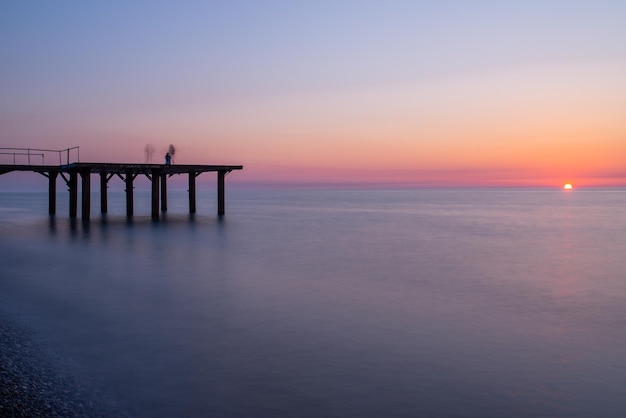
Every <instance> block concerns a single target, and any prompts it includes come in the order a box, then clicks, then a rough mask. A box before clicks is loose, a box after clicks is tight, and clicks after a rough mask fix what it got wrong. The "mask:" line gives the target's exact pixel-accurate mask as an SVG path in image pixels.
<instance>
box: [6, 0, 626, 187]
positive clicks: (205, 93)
mask: <svg viewBox="0 0 626 418" xmlns="http://www.w3.org/2000/svg"><path fill="white" fill-rule="evenodd" d="M609 3H610V5H611V6H612V7H613V6H614V8H615V10H613V11H612V12H610V11H607V10H605V9H606V8H605V9H603V8H594V7H593V6H590V5H588V6H584V5H577V6H576V7H573V8H571V10H570V9H568V10H567V12H565V11H563V10H561V9H558V8H557V7H556V6H548V5H544V3H533V2H531V3H529V4H531V5H528V6H521V5H519V6H510V5H509V6H503V5H501V6H499V7H497V8H496V9H495V11H494V10H489V11H488V10H486V9H484V10H483V9H482V8H481V7H478V9H477V10H475V11H474V9H472V11H471V12H469V11H467V10H459V11H451V10H449V9H446V8H443V7H442V8H441V9H440V8H439V7H436V6H433V7H430V8H424V7H422V9H420V10H419V13H418V10H413V8H412V7H409V6H406V5H405V6H398V5H395V6H389V10H388V9H386V8H384V7H382V8H381V10H371V15H370V14H369V12H370V11H369V10H365V11H364V12H363V13H365V15H364V16H361V18H362V19H365V20H367V19H370V20H371V22H370V23H372V24H371V25H368V24H365V23H363V22H361V21H357V20H352V19H355V18H353V17H352V11H353V9H350V8H347V9H346V10H345V15H341V16H342V19H344V20H341V19H339V18H338V19H339V20H338V21H332V22H328V21H326V20H327V19H328V17H326V14H325V13H324V10H323V9H324V8H323V7H322V8H321V9H320V10H318V9H317V8H316V7H315V8H313V9H312V10H309V12H310V14H311V16H312V17H311V19H313V20H312V22H313V24H312V26H311V32H308V31H307V29H306V28H305V29H301V28H300V26H299V23H298V21H297V19H296V21H295V22H292V23H290V22H287V21H282V20H280V19H278V18H277V17H276V16H267V18H268V19H269V21H268V22H265V21H263V22H264V23H259V24H260V25H263V26H264V27H265V25H267V27H266V28H265V29H266V32H263V36H260V37H259V36H258V34H256V35H255V36H256V37H254V36H252V34H246V32H245V30H248V29H242V26H239V24H241V25H243V23H242V22H238V20H237V19H239V18H241V19H243V17H241V16H239V15H237V13H238V12H237V11H236V10H231V9H229V8H228V7H226V6H224V7H223V10H222V9H220V10H218V11H217V12H219V13H222V14H224V16H227V17H229V18H230V19H232V22H233V23H232V25H233V27H230V26H228V25H226V24H224V25H220V24H218V23H215V24H216V25H217V28H212V29H211V31H215V33H213V32H211V33H209V32H207V33H206V34H203V32H202V31H204V30H205V29H204V26H202V22H201V19H199V18H198V20H197V21H196V20H193V17H192V16H191V15H189V16H187V15H186V18H187V19H190V20H189V22H188V25H190V27H191V28H195V29H194V30H196V31H197V33H195V32H194V33H195V35H196V37H195V38H191V37H186V38H184V39H185V40H184V41H183V40H182V38H181V40H180V42H182V43H181V44H177V43H176V42H175V41H176V40H175V39H170V38H167V36H166V35H164V34H162V33H160V32H158V31H157V29H158V27H159V25H160V24H161V23H163V21H167V19H168V13H170V14H171V13H182V12H180V11H178V10H176V11H174V10H165V11H164V14H163V15H154V16H152V17H151V18H150V19H148V22H147V23H146V22H144V23H143V24H145V25H147V26H146V27H145V28H142V30H145V31H146V33H148V34H151V35H152V36H154V37H155V39H153V42H152V43H151V44H150V45H152V46H151V47H149V48H144V49H132V48H131V46H132V45H133V44H135V45H140V44H141V45H143V44H142V43H141V42H143V41H145V39H143V38H141V36H140V35H137V34H136V33H135V32H123V31H122V34H118V35H116V36H123V35H125V36H127V37H128V38H127V42H128V43H129V44H130V45H131V46H128V47H127V48H129V49H127V50H125V49H120V48H124V47H121V46H118V44H115V45H113V42H114V41H115V39H112V40H110V41H107V40H103V39H106V37H103V34H106V33H107V32H106V29H105V28H106V25H104V26H103V27H102V28H99V29H98V28H97V27H96V28H95V29H93V30H92V31H88V33H86V34H84V36H85V41H84V42H85V45H88V44H89V43H90V42H91V43H93V48H96V46H97V48H100V49H99V50H98V49H97V48H96V49H89V48H87V47H86V46H85V45H84V44H80V43H75V44H74V43H72V42H70V41H68V42H69V44H68V45H67V46H65V47H62V46H59V47H57V46H55V47H54V48H61V49H60V51H58V53H59V54H60V55H61V56H67V57H68V59H69V61H70V62H69V64H67V67H65V66H64V65H65V64H63V63H59V62H60V61H55V64H54V65H53V66H52V70H51V71H50V72H49V73H44V72H42V71H43V70H41V71H40V70H37V69H36V68H38V67H28V70H24V71H22V72H21V73H18V72H17V70H18V69H19V68H20V66H23V67H24V68H27V65H29V62H28V61H27V60H26V58H23V57H24V56H25V55H24V54H23V52H24V51H29V50H31V52H33V51H34V52H33V54H34V53H36V52H39V53H40V54H44V52H42V51H45V50H46V47H47V46H49V45H47V44H46V42H47V40H46V38H45V37H44V36H43V35H41V38H40V39H38V38H37V35H36V34H35V35H32V34H31V35H30V36H31V38H33V39H31V42H32V44H26V45H23V44H22V41H19V39H21V38H20V34H21V33H22V32H23V31H25V30H27V29H28V28H23V27H20V26H18V25H17V24H16V25H15V26H14V27H11V28H8V29H7V30H6V31H7V33H9V35H10V34H12V35H13V37H14V38H13V39H14V40H15V43H16V45H17V44H19V46H15V47H14V48H12V47H10V46H7V45H10V44H6V45H5V46H4V49H5V50H6V51H5V52H6V53H5V55H6V56H8V57H13V58H14V59H15V60H16V62H17V64H16V66H15V68H16V70H15V71H16V72H15V73H10V72H8V73H7V74H4V75H3V80H4V81H3V83H4V85H3V86H4V87H6V89H5V90H7V91H8V94H7V95H4V98H3V99H0V100H2V102H1V103H0V105H1V108H0V111H1V113H0V122H2V136H3V140H2V142H1V144H0V146H7V147H8V146H13V147H15V146H25V147H26V146H28V147H31V148H38V147H40V148H52V149H59V148H65V147H68V146H75V145H79V146H80V159H81V161H84V162H104V161H111V162H145V158H146V157H145V154H144V147H145V146H146V144H151V145H152V146H153V147H154V150H155V153H154V157H153V161H155V162H161V160H162V159H163V155H164V154H165V152H166V151H167V148H168V146H169V144H173V145H175V147H176V150H177V152H176V155H175V163H177V164H191V163H193V164H243V165H244V170H243V171H241V172H237V173H236V174H233V176H232V180H231V179H229V181H232V182H235V183H236V182H241V183H242V184H244V183H245V184H280V183H284V184H298V183H301V184H309V183H311V184H341V183H363V184H380V185H392V184H397V185H406V186H418V187H420V186H424V187H430V186H432V187H438V186H452V187H496V186H497V187H537V186H538V187H562V185H563V184H565V183H567V182H569V183H572V184H574V185H575V186H576V187H625V186H626V164H625V161H626V119H625V118H624V114H625V111H626V99H625V97H626V78H625V77H624V76H623V75H624V74H626V41H624V40H625V39H626V32H625V30H624V27H623V25H621V22H622V20H621V19H620V18H619V16H624V17H626V10H625V9H626V8H624V7H621V6H619V4H614V3H612V2H609ZM542 5H544V6H542ZM605 6H606V5H605ZM111 7H113V6H111ZM420 7H421V6H420ZM403 8H406V10H404V9H403ZM552 8H554V9H552ZM586 8H588V9H586ZM392 9H402V10H392ZM461 9H462V8H461ZM513 9H515V10H513ZM166 12H167V13H166ZM196 12H197V13H198V14H199V15H200V16H201V15H202V13H203V12H208V11H203V10H198V11H196ZM292 12H293V13H294V16H303V15H304V14H302V15H301V12H300V11H295V10H294V11H292ZM392 12H393V13H392ZM400 12H402V13H400ZM483 12H484V15H483ZM14 13H15V16H14V17H15V19H17V20H18V21H19V17H20V16H18V15H19V14H20V13H21V14H23V16H21V17H22V18H24V16H26V17H28V16H29V13H32V12H30V11H26V9H24V10H20V11H15V12H14ZM42 13H43V12H42ZM76 13H78V14H80V13H83V14H84V15H85V16H86V18H89V17H90V16H92V13H95V12H94V11H92V10H90V9H89V7H87V6H84V9H81V10H79V11H78V12H76ZM211 13H212V14H214V13H216V11H215V10H212V11H211ZM219 13H218V14H219ZM259 13H261V12H260V11H259ZM338 13H341V10H339V11H338ZM411 13H417V14H415V15H412V14H411ZM493 13H496V14H498V15H499V17H501V18H503V19H504V18H505V17H507V16H508V17H511V16H515V20H514V21H510V20H506V19H504V20H503V21H507V22H512V23H510V24H507V25H505V24H504V23H501V22H500V20H498V19H496V20H495V21H493V20H485V19H487V16H492V14H493ZM381 14H382V16H381ZM404 14H407V17H406V18H403V17H401V16H403V15H404ZM424 14H426V15H424ZM543 14H545V15H546V16H549V18H548V17H546V18H545V19H543V18H541V17H538V16H542V15H543ZM418 16H419V17H418ZM492 17H493V16H492ZM421 18H423V19H425V20H424V22H426V21H429V22H430V21H432V20H433V19H434V21H436V22H440V23H441V25H440V26H437V25H430V24H429V25H426V26H423V28H422V29H416V28H415V27H416V26H417V27H419V26H420V25H417V24H416V22H413V20H414V19H418V20H419V19H421ZM246 19H247V17H246ZM276 19H278V20H276ZM377 19H382V21H381V22H378V23H379V24H380V25H382V27H381V28H379V29H376V27H377V26H376V25H374V22H377V21H378V20H377ZM429 19H430V20H429ZM455 19H457V21H458V22H464V25H465V26H463V27H464V28H465V29H464V30H461V29H462V28H457V27H456V26H454V25H450V26H447V24H446V22H448V21H449V20H455ZM226 21H228V20H226ZM71 23H73V22H68V24H69V29H68V31H69V32H68V34H66V35H67V36H70V37H71V36H73V35H77V34H78V32H76V31H79V29H78V28H81V29H80V30H83V29H84V27H83V26H80V25H75V26H73V25H72V24H71ZM118 23H119V22H118ZM128 23H129V25H130V21H129V22H128ZM300 23H302V22H300ZM322 24H325V25H326V26H325V27H327V28H328V31H329V33H328V34H326V35H324V36H322V37H321V38H320V39H317V38H316V37H314V36H313V34H315V33H316V31H315V30H313V29H312V28H314V27H317V26H318V25H322ZM485 25H487V26H486V27H485ZM122 26H123V25H122ZM129 27H130V26H129ZM583 27H586V28H587V29H588V30H583V29H582V28H583ZM185 28H187V26H185ZM246 28H247V26H246ZM350 28H352V29H350ZM385 28H387V29H385ZM397 28H400V29H402V30H400V29H397ZM589 28H593V29H594V30H591V29H589ZM347 29H350V30H353V31H356V33H358V34H359V35H360V36H355V37H351V36H349V33H351V32H350V30H347ZM180 30H181V31H183V28H182V27H181V28H180ZM185 30H187V29H185ZM189 30H191V29H189ZM207 30H208V29H207ZM344 30H347V32H344ZM241 31H244V32H243V34H242V33H241ZM216 33H220V34H231V35H232V36H233V37H231V38H224V39H229V41H228V42H230V44H226V45H222V44H220V43H216V44H214V43H213V36H214V35H215V34H216ZM234 34H237V35H236V36H235V35H234ZM205 35H206V36H205ZM248 35H250V37H247V36H248ZM622 35H623V36H622ZM59 36H61V35H59ZM136 36H139V38H137V39H135V38H134V37H136ZM203 36H204V37H203ZM237 36H239V37H240V38H237ZM425 36H426V37H427V39H433V41H432V42H423V39H424V37H425ZM5 38H6V37H5ZM140 38H141V39H140ZM6 39H9V38H6ZM29 39H30V38H29ZM68 39H69V38H68ZM72 39H73V38H72ZM125 39H126V38H125ZM150 39H152V38H150ZM220 39H221V38H220ZM365 40H369V41H370V44H368V47H367V48H365V46H364V45H362V42H364V41H365ZM546 40H548V41H546ZM66 41H67V39H66ZM108 42H111V44H109V43H108ZM174 44H175V45H178V46H177V47H173V46H172V45H174ZM55 45H56V44H55ZM59 45H61V44H59ZM180 45H184V47H181V46H180ZM54 48H53V49H54ZM84 48H86V49H84ZM204 50H206V51H213V55H211V54H208V55H206V56H205V55H203V54H198V53H197V52H198V51H204ZM94 53H95V55H94V56H93V62H91V61H84V60H83V58H82V57H83V55H81V54H87V55H88V56H91V54H94ZM52 55H53V54H52V53H50V54H48V53H46V55H45V56H43V55H42V57H41V59H42V60H43V61H44V62H45V60H47V59H51V57H52ZM209 56H210V57H211V59H209V58H208V57H209ZM79 57H80V59H79ZM163 57H171V58H172V60H168V59H165V58H163ZM72 58H74V59H76V60H77V61H76V65H79V66H80V72H79V71H78V70H77V69H76V68H74V67H71V66H70V64H71V63H72V60H71V59H72ZM22 61H23V62H22ZM124 63H126V65H127V66H128V68H127V69H124V68H122V67H124V65H123V64H124ZM103 64H106V65H105V67H106V68H108V70H107V71H106V72H101V71H102V70H101V66H102V65H103ZM99 65H100V66H99ZM43 67H45V66H43ZM29 77H31V78H29ZM19 83H22V84H21V85H20V84H19ZM34 93H36V94H34ZM30 94H34V95H33V96H32V98H31V97H30ZM0 162H2V161H0ZM0 181H1V180H0Z"/></svg>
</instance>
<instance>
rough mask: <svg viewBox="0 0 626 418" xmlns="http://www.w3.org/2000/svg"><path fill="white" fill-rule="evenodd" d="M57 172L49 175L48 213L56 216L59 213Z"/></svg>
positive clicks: (51, 172)
mask: <svg viewBox="0 0 626 418" xmlns="http://www.w3.org/2000/svg"><path fill="white" fill-rule="evenodd" d="M58 175H59V173H58V172H56V171H50V172H49V173H48V213H49V214H50V215H54V214H55V213H57V176H58Z"/></svg>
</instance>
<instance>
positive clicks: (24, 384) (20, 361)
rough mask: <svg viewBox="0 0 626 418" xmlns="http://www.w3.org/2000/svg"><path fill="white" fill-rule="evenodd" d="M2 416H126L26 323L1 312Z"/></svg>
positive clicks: (0, 391)
mask: <svg viewBox="0 0 626 418" xmlns="http://www.w3.org/2000/svg"><path fill="white" fill-rule="evenodd" d="M0 416H1V417H127V416H129V415H128V414H126V413H121V412H120V410H119V409H118V407H117V406H116V405H115V403H114V402H112V401H110V400H105V397H103V396H101V395H100V394H98V391H97V390H95V389H94V388H93V387H91V386H90V385H89V384H86V382H84V381H81V379H80V378H78V377H76V376H73V375H72V373H70V372H69V371H67V370H63V367H61V366H60V364H59V361H55V359H54V356H52V355H50V353H49V352H48V350H46V349H45V347H43V346H42V344H40V343H39V342H38V341H37V340H36V338H34V334H33V332H32V331H31V330H30V329H28V327H27V326H25V325H23V324H21V323H20V322H19V321H18V320H15V319H14V318H11V317H7V316H6V315H4V314H1V313H0Z"/></svg>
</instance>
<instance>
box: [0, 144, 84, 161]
mask: <svg viewBox="0 0 626 418" xmlns="http://www.w3.org/2000/svg"><path fill="white" fill-rule="evenodd" d="M55 154H57V155H58V157H59V165H63V156H65V164H70V156H72V157H73V156H74V154H75V155H76V160H75V161H72V162H80V148H79V147H71V148H65V149H61V150H56V149H41V148H3V147H0V155H9V156H12V157H13V165H18V164H19V165H33V164H32V159H31V157H35V159H36V161H37V162H38V161H39V158H41V165H46V164H45V157H46V155H52V156H53V157H54V156H55ZM18 157H19V158H18ZM18 160H19V162H18ZM22 162H25V163H26V164H22ZM35 165H37V164H35Z"/></svg>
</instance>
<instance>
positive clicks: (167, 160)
mask: <svg viewBox="0 0 626 418" xmlns="http://www.w3.org/2000/svg"><path fill="white" fill-rule="evenodd" d="M170 164H172V156H171V155H170V153H169V152H168V153H167V154H165V165H170Z"/></svg>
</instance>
